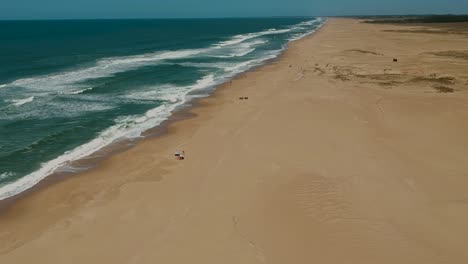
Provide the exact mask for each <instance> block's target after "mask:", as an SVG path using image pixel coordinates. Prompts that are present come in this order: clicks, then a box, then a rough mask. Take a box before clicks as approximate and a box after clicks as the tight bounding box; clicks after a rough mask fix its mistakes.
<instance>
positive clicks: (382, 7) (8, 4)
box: [0, 0, 468, 19]
mask: <svg viewBox="0 0 468 264" xmlns="http://www.w3.org/2000/svg"><path fill="white" fill-rule="evenodd" d="M428 13H434V14H435V13H437V14H447V13H457V14H460V13H468V0H231V1H223V0H0V19H67V18H70V19H75V18H179V17H191V18H199V17H246V16H247V17H252V16H254V17H255V16H332V15H360V14H363V15H370V14H428Z"/></svg>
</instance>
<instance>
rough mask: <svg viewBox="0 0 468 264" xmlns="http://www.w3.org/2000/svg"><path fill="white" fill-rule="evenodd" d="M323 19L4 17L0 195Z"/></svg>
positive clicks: (196, 93) (134, 127) (270, 53)
mask: <svg viewBox="0 0 468 264" xmlns="http://www.w3.org/2000/svg"><path fill="white" fill-rule="evenodd" d="M322 23H323V20H322V19H317V18H268V19H266V18H263V19H206V20H190V19H180V20H81V21H80V20H76V21H72V20H70V21H0V32H1V34H0V199H4V198H7V197H10V196H12V195H15V194H18V193H20V192H22V191H24V190H26V189H28V188H30V187H32V186H34V185H35V184H36V183H37V182H39V181H40V180H42V179H43V178H44V177H46V176H47V175H50V174H51V173H52V172H54V171H55V170H57V169H58V168H64V167H66V166H68V167H67V170H73V168H71V167H70V165H67V162H68V161H71V160H77V159H80V158H84V157H86V156H88V155H90V154H92V153H93V152H95V151H97V150H99V149H101V148H102V147H104V146H107V145H109V144H110V143H112V142H115V141H116V140H119V139H125V138H134V137H140V136H141V133H142V132H143V131H145V130H147V129H149V128H152V127H154V126H157V125H158V124H160V123H161V122H162V121H164V120H166V119H167V118H168V117H169V116H170V114H171V112H172V111H173V110H174V109H176V108H177V107H179V106H180V105H182V104H184V103H186V102H187V101H189V100H190V99H192V98H196V97H201V96H206V95H208V94H209V93H210V91H212V89H213V87H214V86H216V85H218V84H220V83H223V82H225V81H227V80H229V79H230V78H232V77H234V76H236V75H237V74H239V73H242V72H245V71H247V70H249V69H251V68H252V67H255V66H258V65H261V64H262V63H264V62H265V61H266V60H268V59H272V58H275V57H276V56H278V55H279V54H280V53H281V52H282V51H283V50H284V48H285V47H286V45H287V43H288V42H290V41H291V40H295V39H299V38H301V37H303V36H305V35H307V34H310V33H312V32H314V30H316V29H317V28H318V27H319V26H321V24H322Z"/></svg>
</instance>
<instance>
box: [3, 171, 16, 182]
mask: <svg viewBox="0 0 468 264" xmlns="http://www.w3.org/2000/svg"><path fill="white" fill-rule="evenodd" d="M12 176H15V173H13V172H11V171H7V172H4V173H2V174H0V180H5V179H8V178H10V177H12Z"/></svg>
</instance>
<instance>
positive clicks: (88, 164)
mask: <svg viewBox="0 0 468 264" xmlns="http://www.w3.org/2000/svg"><path fill="white" fill-rule="evenodd" d="M322 19H323V20H324V21H323V22H322V25H321V26H319V27H318V28H317V29H315V31H313V32H311V33H309V34H308V35H306V36H304V37H302V38H300V39H296V40H292V41H290V42H288V43H287V47H286V48H285V49H284V50H283V51H282V52H281V53H280V54H279V55H278V56H277V57H275V58H272V59H267V60H265V61H264V62H263V63H262V64H261V65H258V66H254V67H252V68H251V69H249V70H247V71H245V72H242V73H240V74H237V75H236V76H234V77H232V78H231V79H228V80H226V82H224V83H221V84H218V85H215V86H214V87H212V88H210V89H211V91H210V92H209V93H208V95H207V96H204V97H201V98H194V99H192V100H190V101H187V102H185V103H184V104H182V105H180V106H179V107H177V108H176V109H174V111H173V112H172V113H171V115H170V116H169V117H168V119H166V120H164V121H163V122H161V124H159V125H157V126H155V127H153V128H150V129H148V130H146V131H144V132H143V133H142V134H141V137H138V138H127V139H121V140H117V141H115V142H112V143H111V144H110V145H108V146H105V147H103V148H101V149H99V150H97V151H96V152H94V153H93V154H91V155H90V156H86V157H84V158H81V159H78V160H73V161H70V162H69V163H67V164H66V165H63V166H72V167H73V165H74V164H80V165H79V167H78V170H77V171H73V172H70V171H65V172H63V171H60V170H61V168H62V167H63V166H61V167H59V168H57V169H56V170H58V171H59V172H54V173H52V174H49V175H48V176H46V177H45V178H44V179H43V180H41V181H39V182H38V183H37V184H35V185H34V186H32V187H30V188H28V189H27V190H25V191H23V192H20V193H18V194H16V195H13V196H10V197H8V198H5V199H3V200H0V217H1V215H2V214H4V213H5V212H6V211H7V210H8V209H9V208H10V207H11V206H13V205H14V203H15V202H17V201H19V200H21V199H27V198H28V196H31V195H34V193H36V192H40V191H41V190H42V189H45V188H47V187H48V186H51V185H54V184H60V182H61V181H64V180H67V179H68V178H69V177H79V176H80V174H83V173H86V172H88V171H91V170H93V169H95V168H96V167H98V166H99V165H100V164H101V163H102V162H104V161H106V160H108V159H110V158H112V157H113V156H115V155H118V154H120V153H122V152H125V151H127V150H129V149H130V148H133V147H135V146H136V145H138V144H144V142H145V141H146V140H150V139H152V138H155V137H160V136H164V135H165V134H166V133H167V130H168V127H169V126H171V125H172V124H173V123H176V122H180V121H184V120H186V119H190V118H193V117H196V114H194V113H193V108H196V107H197V106H200V105H202V104H203V100H204V99H206V98H208V97H215V96H216V92H217V91H218V90H220V89H226V88H227V87H228V86H230V84H231V83H232V82H233V81H235V80H238V79H242V78H245V75H247V74H249V73H250V72H255V71H257V70H258V69H259V68H262V67H265V66H267V65H269V64H272V63H275V62H277V61H279V60H281V58H282V57H283V56H284V55H285V53H286V52H287V51H288V49H289V46H290V45H291V44H293V43H295V42H298V41H302V40H303V39H305V38H311V37H313V36H314V35H315V34H318V33H319V31H321V30H323V28H325V27H326V25H327V20H328V19H329V18H324V17H322ZM82 166H84V167H85V168H82Z"/></svg>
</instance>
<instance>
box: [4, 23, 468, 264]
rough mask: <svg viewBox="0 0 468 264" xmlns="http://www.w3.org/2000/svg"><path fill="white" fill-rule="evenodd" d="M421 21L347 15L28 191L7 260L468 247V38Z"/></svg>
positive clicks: (330, 255)
mask: <svg viewBox="0 0 468 264" xmlns="http://www.w3.org/2000/svg"><path fill="white" fill-rule="evenodd" d="M407 31H408V30H407V26H394V25H377V24H363V23H360V22H359V21H358V20H351V19H331V20H330V21H329V22H328V24H327V25H326V26H324V28H323V29H322V30H320V31H319V32H318V33H317V34H314V35H313V36H310V37H307V38H305V39H303V40H300V41H297V42H295V43H293V44H292V45H291V46H290V48H289V49H288V51H287V52H286V53H285V54H284V55H283V56H282V57H281V59H279V60H277V61H275V62H273V63H270V64H269V65H266V66H264V67H261V68H259V69H257V70H255V71H252V72H249V73H247V74H244V75H243V76H241V77H240V78H238V79H236V80H234V81H232V82H231V83H228V84H226V85H224V86H222V87H220V88H219V89H218V90H217V91H216V92H215V93H214V95H213V96H210V97H209V98H206V99H203V100H201V101H200V102H199V105H197V106H196V107H194V108H192V109H191V110H190V111H191V113H192V114H193V115H194V116H193V117H191V118H189V119H185V120H181V121H177V122H171V123H170V124H168V126H167V132H166V133H163V134H162V135H160V136H158V137H155V138H150V139H147V140H144V141H142V142H140V143H138V144H137V145H136V146H135V147H133V148H131V149H129V150H127V151H124V152H122V153H119V154H117V155H114V156H113V157H111V158H109V159H107V160H105V161H103V162H101V163H100V164H99V165H98V166H97V167H96V168H95V169H93V170H91V171H89V172H86V173H82V174H80V175H77V176H74V177H66V178H65V179H63V180H61V181H59V182H57V183H55V184H51V185H49V186H47V188H40V189H39V190H37V191H34V192H32V193H30V194H28V195H26V196H24V197H22V198H21V199H18V200H16V201H15V202H14V204H13V205H11V206H10V207H8V208H7V210H5V211H4V212H3V213H2V214H1V215H0V263H15V264H22V263H47V264H50V263H91V264H93V263H100V264H102V263H158V262H160V263H203V264H206V263H307V264H309V263H315V262H316V263H372V264H374V263H412V264H414V263H424V264H428V263H467V262H468V251H467V250H466V240H467V239H466V238H467V237H468V226H467V224H466V223H468V192H467V191H466V189H467V187H468V163H467V162H466V159H467V157H468V136H467V135H468V122H467V121H466V120H468V60H467V59H466V58H465V57H464V55H463V54H465V53H466V50H467V48H466V47H468V38H467V37H466V36H465V35H463V34H436V33H433V32H429V33H427V32H423V31H421V30H419V32H407ZM460 54H461V55H460ZM394 58H396V59H398V62H393V59H394ZM244 96H248V97H249V99H248V100H239V97H244ZM182 149H183V150H185V152H186V160H184V161H178V160H175V159H174V156H173V153H174V151H175V150H182Z"/></svg>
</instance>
